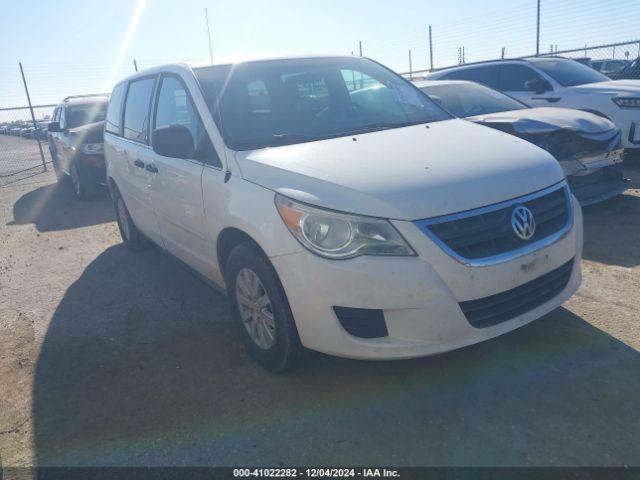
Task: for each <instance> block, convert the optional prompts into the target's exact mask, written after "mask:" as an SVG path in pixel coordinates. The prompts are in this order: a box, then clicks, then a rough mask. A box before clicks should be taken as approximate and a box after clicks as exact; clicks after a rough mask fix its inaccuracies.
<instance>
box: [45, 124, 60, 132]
mask: <svg viewBox="0 0 640 480" xmlns="http://www.w3.org/2000/svg"><path fill="white" fill-rule="evenodd" d="M47 130H49V131H50V132H51V133H57V132H61V131H62V129H61V128H60V122H51V123H50V124H49V126H48V127H47Z"/></svg>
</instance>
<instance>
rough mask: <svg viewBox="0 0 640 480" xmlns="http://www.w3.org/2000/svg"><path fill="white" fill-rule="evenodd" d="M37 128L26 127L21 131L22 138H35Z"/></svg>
mask: <svg viewBox="0 0 640 480" xmlns="http://www.w3.org/2000/svg"><path fill="white" fill-rule="evenodd" d="M34 131H35V128H34V127H32V126H28V127H24V128H22V129H21V130H20V136H21V137H23V138H34V135H33V132H34Z"/></svg>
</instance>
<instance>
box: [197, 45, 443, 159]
mask: <svg viewBox="0 0 640 480" xmlns="http://www.w3.org/2000/svg"><path fill="white" fill-rule="evenodd" d="M195 73H196V77H197V78H198V81H199V82H200V84H201V86H202V89H203V92H204V94H205V97H206V99H207V102H208V103H209V106H210V108H211V109H212V112H213V117H214V119H215V121H216V122H217V123H218V127H219V129H220V131H221V133H222V135H223V137H224V140H225V143H226V144H227V145H228V146H229V147H230V148H232V149H234V150H252V149H257V148H265V147H272V146H278V145H288V144H293V143H301V142H310V141H316V140H322V139H326V138H332V137H340V136H347V135H352V134H356V133H366V132H372V131H376V130H382V129H388V128H399V127H404V126H408V125H414V124H420V123H428V122H435V121H440V120H445V119H448V118H451V117H450V115H449V114H448V113H446V112H445V111H444V110H443V109H441V108H440V107H439V106H437V105H436V104H435V103H433V102H432V101H431V100H430V99H429V98H428V97H427V96H426V95H424V94H423V93H422V92H420V91H419V90H418V89H417V88H415V87H414V86H413V85H411V84H410V83H409V82H407V81H406V80H405V79H403V78H402V77H400V76H398V75H396V74H395V73H393V72H391V71H390V70H388V69H386V68H384V67H382V66H381V65H379V64H377V63H375V62H373V61H371V60H367V59H363V58H358V57H353V58H350V57H348V58H314V59H291V60H272V61H258V62H248V63H241V64H237V65H233V66H232V65H222V66H214V67H205V68H201V69H196V70H195Z"/></svg>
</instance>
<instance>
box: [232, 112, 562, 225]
mask: <svg viewBox="0 0 640 480" xmlns="http://www.w3.org/2000/svg"><path fill="white" fill-rule="evenodd" d="M236 159H237V161H238V165H239V167H240V170H241V174H242V176H243V177H244V178H245V179H247V180H249V181H251V182H253V183H256V184H258V185H262V186H264V187H266V188H269V189H271V190H274V191H276V192H278V193H281V194H282V195H285V196H288V197H291V198H294V199H296V200H299V201H301V202H306V203H309V204H312V205H317V206H321V207H325V208H330V209H333V210H339V211H343V212H351V213H356V214H361V215H370V216H375V217H383V218H393V219H399V220H418V219H423V218H428V217H434V216H438V215H445V214H448V213H454V212H460V211H464V210H470V209H473V208H477V207H481V206H485V205H490V204H493V203H498V202H501V201H504V200H507V199H511V198H515V197H519V196H522V195H526V194H528V193H532V192H535V191H537V190H541V189H543V188H545V187H548V186H550V185H553V184H555V183H557V182H559V181H561V180H562V179H563V178H564V175H563V173H562V170H561V168H560V167H559V165H558V163H557V162H556V161H555V160H554V159H553V157H552V156H551V155H550V154H549V153H547V152H545V151H544V150H542V149H540V148H538V147H536V146H534V145H532V144H530V143H529V142H526V141H524V140H521V139H519V138H517V137H514V136H512V135H508V134H505V133H502V132H499V131H497V130H493V129H490V128H487V127H484V126H481V125H476V124H474V123H471V122H467V121H465V120H460V119H453V120H445V121H442V122H435V123H431V124H429V125H428V126H425V125H414V126H410V127H404V128H397V129H390V130H383V131H379V132H372V133H366V134H361V135H355V136H349V137H342V138H333V139H327V140H322V141H318V142H310V143H301V144H296V145H287V146H282V147H274V148H265V149H261V150H255V151H248V152H237V153H236Z"/></svg>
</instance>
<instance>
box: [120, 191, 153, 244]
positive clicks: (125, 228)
mask: <svg viewBox="0 0 640 480" xmlns="http://www.w3.org/2000/svg"><path fill="white" fill-rule="evenodd" d="M113 206H114V207H115V210H116V220H117V222H118V229H119V230H120V236H121V237H122V243H124V244H125V245H126V246H127V248H129V249H130V250H133V251H134V252H139V251H141V250H144V249H146V248H148V247H149V246H150V245H151V242H150V241H149V239H148V238H147V237H145V236H144V234H143V233H142V232H141V231H140V230H138V227H136V225H135V223H133V219H132V218H131V215H130V214H129V210H128V209H127V206H126V204H125V203H124V199H123V198H122V195H121V194H120V191H119V190H118V189H115V188H114V191H113Z"/></svg>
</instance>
